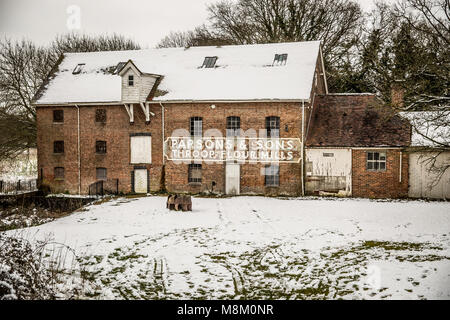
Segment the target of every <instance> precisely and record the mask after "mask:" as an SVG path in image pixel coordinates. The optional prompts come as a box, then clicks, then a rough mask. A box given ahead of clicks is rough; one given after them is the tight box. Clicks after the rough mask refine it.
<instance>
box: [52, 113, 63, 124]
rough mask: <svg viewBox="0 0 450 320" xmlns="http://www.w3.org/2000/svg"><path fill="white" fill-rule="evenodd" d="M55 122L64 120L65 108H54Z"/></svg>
mask: <svg viewBox="0 0 450 320" xmlns="http://www.w3.org/2000/svg"><path fill="white" fill-rule="evenodd" d="M53 122H64V110H53Z"/></svg>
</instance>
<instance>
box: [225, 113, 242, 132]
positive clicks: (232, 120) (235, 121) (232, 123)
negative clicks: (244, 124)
mask: <svg viewBox="0 0 450 320" xmlns="http://www.w3.org/2000/svg"><path fill="white" fill-rule="evenodd" d="M240 129H241V118H239V117H227V137H238V136H239V133H240Z"/></svg>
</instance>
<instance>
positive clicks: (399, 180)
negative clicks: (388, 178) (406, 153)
mask: <svg viewBox="0 0 450 320" xmlns="http://www.w3.org/2000/svg"><path fill="white" fill-rule="evenodd" d="M402 158H403V152H402V151H400V164H399V167H400V171H399V178H398V182H400V183H402V160H403V159H402Z"/></svg>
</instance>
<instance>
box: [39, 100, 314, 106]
mask: <svg viewBox="0 0 450 320" xmlns="http://www.w3.org/2000/svg"><path fill="white" fill-rule="evenodd" d="M162 102H164V103H247V102H266V103H271V102H293V103H298V102H310V99H260V100H258V99H249V100H153V101H146V103H150V104H161V103H162ZM75 104H76V105H79V106H116V105H123V104H124V102H123V101H99V102H53V103H34V104H33V106H35V107H36V108H39V107H55V106H59V107H61V106H73V105H75Z"/></svg>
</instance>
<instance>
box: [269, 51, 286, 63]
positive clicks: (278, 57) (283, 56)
mask: <svg viewBox="0 0 450 320" xmlns="http://www.w3.org/2000/svg"><path fill="white" fill-rule="evenodd" d="M287 57H288V54H287V53H283V54H275V58H274V59H273V63H272V66H284V65H286V62H287Z"/></svg>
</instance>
